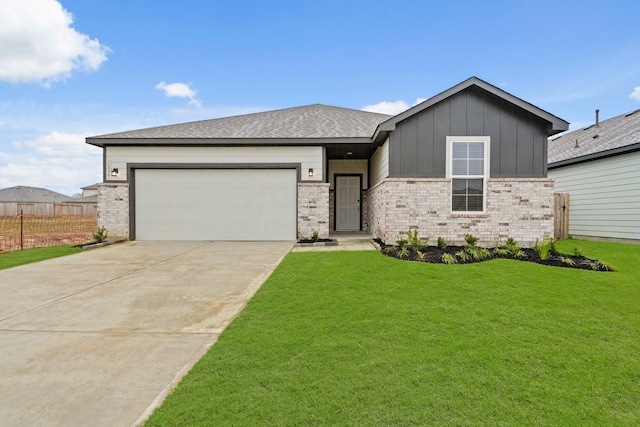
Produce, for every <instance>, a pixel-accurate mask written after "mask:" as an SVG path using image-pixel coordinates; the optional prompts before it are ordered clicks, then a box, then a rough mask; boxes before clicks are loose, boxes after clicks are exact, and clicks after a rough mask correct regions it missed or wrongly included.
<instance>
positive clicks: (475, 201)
mask: <svg viewBox="0 0 640 427" xmlns="http://www.w3.org/2000/svg"><path fill="white" fill-rule="evenodd" d="M467 211H469V212H478V211H480V212H482V194H480V195H479V196H469V198H468V199H467Z"/></svg>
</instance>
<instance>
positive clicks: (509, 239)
mask: <svg viewBox="0 0 640 427" xmlns="http://www.w3.org/2000/svg"><path fill="white" fill-rule="evenodd" d="M505 243H506V245H505V246H507V247H509V248H515V247H517V246H518V242H516V240H515V239H514V238H513V237H511V236H509V237H507V241H506V242H505Z"/></svg>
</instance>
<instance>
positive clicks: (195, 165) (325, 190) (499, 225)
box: [87, 77, 568, 244]
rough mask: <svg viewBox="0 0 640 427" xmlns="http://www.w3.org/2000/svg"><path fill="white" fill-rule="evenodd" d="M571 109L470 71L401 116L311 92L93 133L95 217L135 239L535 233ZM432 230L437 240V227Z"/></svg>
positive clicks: (546, 211) (528, 236)
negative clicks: (335, 103) (99, 160)
mask: <svg viewBox="0 0 640 427" xmlns="http://www.w3.org/2000/svg"><path fill="white" fill-rule="evenodd" d="M567 128H568V123H567V122H565V121H564V120H562V119H560V118H558V117H556V116H554V115H552V114H550V113H548V112H546V111H544V110H542V109H540V108H538V107H536V106H534V105H532V104H529V103H528V102H526V101H523V100H522V99H519V98H517V97H515V96H513V95H511V94H509V93H507V92H505V91H503V90H502V89H499V88H497V87H495V86H493V85H491V84H489V83H487V82H484V81H483V80H480V79H478V78H476V77H472V78H470V79H468V80H465V81H464V82H462V83H460V84H458V85H456V86H454V87H452V88H450V89H448V90H446V91H444V92H442V93H440V94H438V95H436V96H434V97H432V98H430V99H427V100H426V101H424V102H422V103H421V104H418V105H416V106H414V107H412V108H410V109H409V110H407V111H405V112H403V113H401V114H398V115H396V116H387V115H383V114H377V113H370V112H365V111H360V110H351V109H346V108H339V107H331V106H326V105H317V104H316V105H308V106H303V107H296V108H287V109H282V110H275V111H267V112H263V113H255V114H247V115H241V116H234V117H226V118H219V119H213V120H205V121H199V122H192V123H183V124H176V125H170V126H161V127H156V128H150V129H141V130H134V131H128V132H121V133H114V134H109V135H102V136H95V137H90V138H87V143H89V144H92V145H96V146H98V147H101V148H102V149H103V155H104V165H105V166H104V182H103V183H101V184H99V185H98V209H99V216H100V225H102V226H104V227H106V228H107V229H108V230H109V232H110V234H112V235H121V236H126V237H128V238H130V239H142V240H151V239H169V240H172V239H175V240H179V239H184V240H295V239H296V238H299V237H308V236H311V234H312V233H313V231H317V232H318V235H319V237H327V236H329V235H330V233H332V232H334V231H365V232H367V233H369V234H370V235H372V236H374V237H377V238H380V239H381V240H383V241H385V242H394V241H395V240H396V239H398V237H399V236H402V235H406V232H407V230H408V229H410V228H417V229H418V230H419V234H420V235H421V236H423V237H427V236H428V237H431V238H432V239H434V238H436V237H437V236H442V237H443V238H445V239H446V240H447V241H448V242H450V243H454V242H461V241H463V239H464V234H465V233H471V234H474V235H475V236H477V237H478V238H479V239H480V242H482V243H484V244H494V243H497V242H499V241H504V239H506V238H507V237H508V236H512V237H514V238H515V239H517V240H518V241H519V242H521V243H523V244H531V243H532V242H534V241H535V240H536V239H542V238H543V237H544V236H546V235H551V234H552V232H553V181H552V180H551V179H549V178H547V139H548V137H549V136H551V135H554V134H556V133H559V132H562V131H565V130H567ZM432 241H433V240H432Z"/></svg>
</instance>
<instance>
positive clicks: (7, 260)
mask: <svg viewBox="0 0 640 427" xmlns="http://www.w3.org/2000/svg"><path fill="white" fill-rule="evenodd" d="M81 251H82V249H80V248H78V247H76V246H75V245H58V246H48V247H46V248H36V249H28V250H25V251H15V252H8V253H4V254H0V270H3V269H5V268H11V267H17V266H19V265H23V264H30V263H32V262H38V261H44V260H45V259H50V258H58V257H61V256H65V255H71V254H75V253H77V252H81Z"/></svg>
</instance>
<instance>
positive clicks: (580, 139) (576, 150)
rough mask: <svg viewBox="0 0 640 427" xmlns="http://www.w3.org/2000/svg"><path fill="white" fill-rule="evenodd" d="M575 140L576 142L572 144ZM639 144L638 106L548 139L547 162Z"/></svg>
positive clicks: (639, 119) (639, 112)
mask: <svg viewBox="0 0 640 427" xmlns="http://www.w3.org/2000/svg"><path fill="white" fill-rule="evenodd" d="M576 141H577V145H576ZM634 144H640V110H636V111H633V112H631V113H626V114H622V115H620V116H616V117H613V118H610V119H607V120H603V121H601V122H600V123H599V126H595V124H593V125H591V126H587V127H585V128H582V129H578V130H575V131H573V132H568V133H565V134H563V135H561V136H559V137H558V138H554V139H551V140H550V141H549V148H548V163H549V165H551V164H553V163H557V162H563V161H567V160H570V159H575V158H580V157H585V156H590V155H597V154H598V153H602V152H605V151H609V150H614V149H617V148H622V147H627V146H630V145H634Z"/></svg>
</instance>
